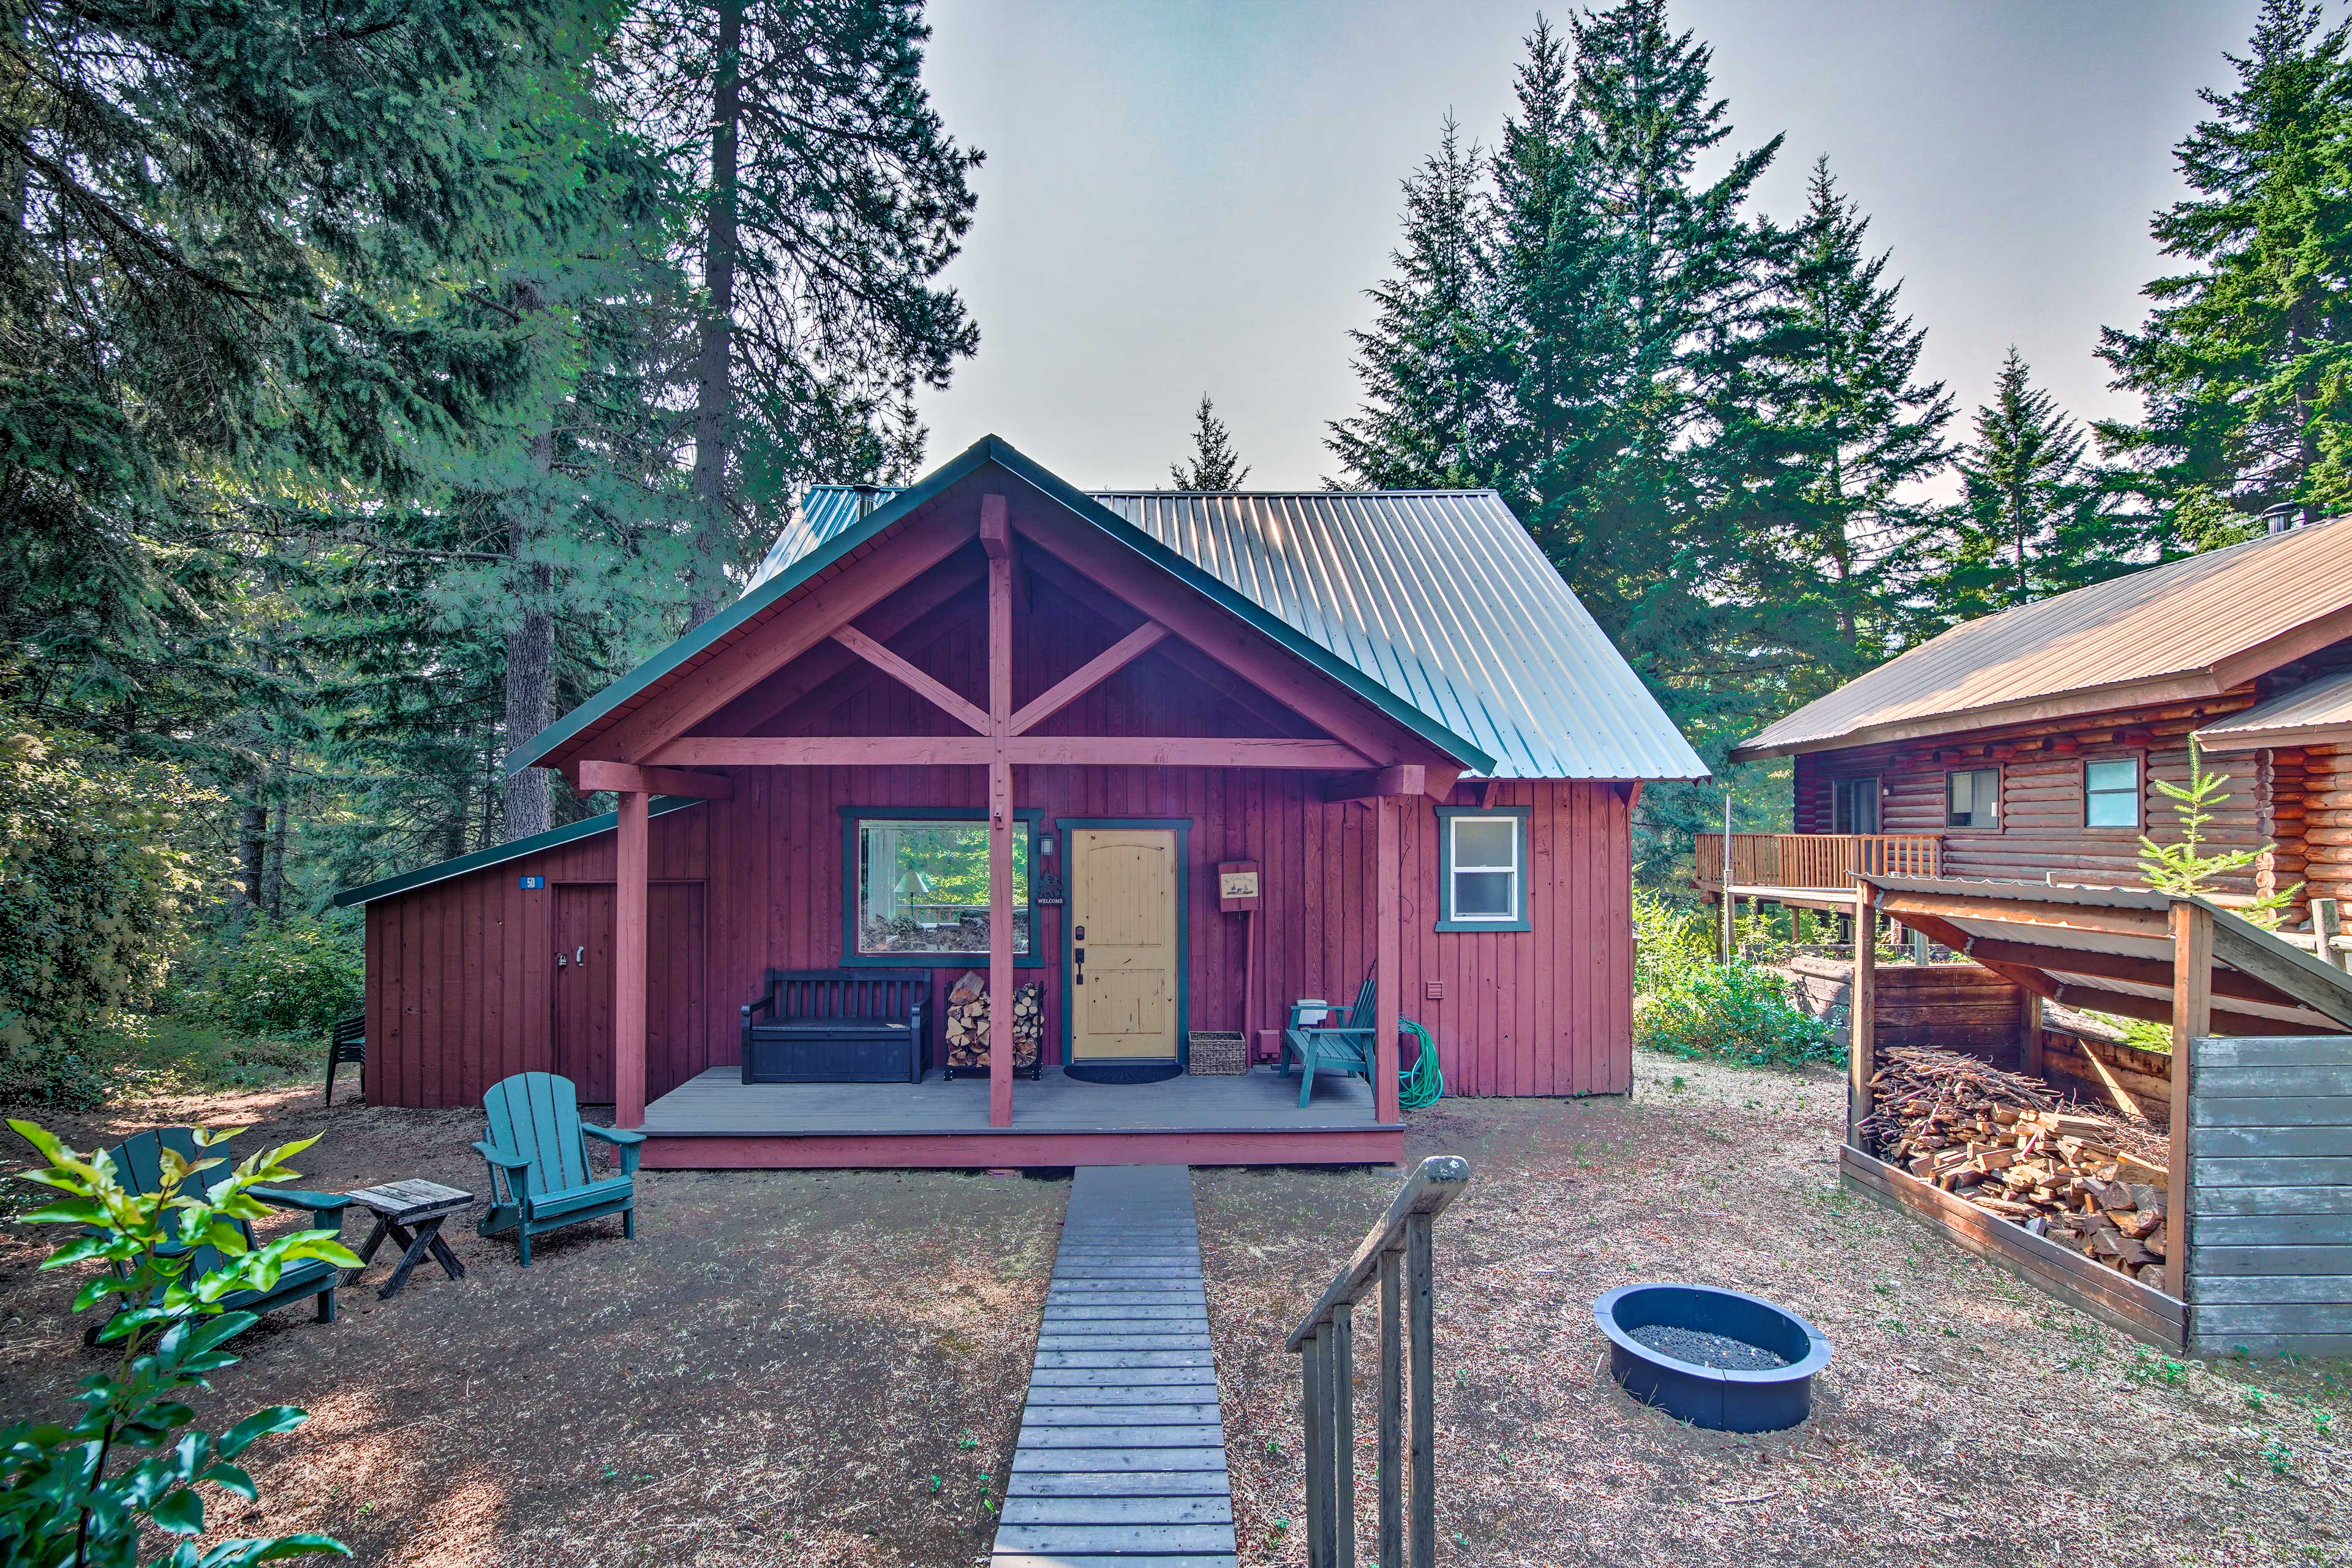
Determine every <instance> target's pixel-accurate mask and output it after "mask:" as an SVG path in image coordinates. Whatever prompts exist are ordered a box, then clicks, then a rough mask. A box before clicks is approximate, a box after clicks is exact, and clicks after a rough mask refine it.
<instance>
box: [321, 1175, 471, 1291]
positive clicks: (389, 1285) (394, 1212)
mask: <svg viewBox="0 0 2352 1568" xmlns="http://www.w3.org/2000/svg"><path fill="white" fill-rule="evenodd" d="M345 1195H346V1196H347V1197H349V1198H350V1199H351V1201H352V1202H353V1203H355V1204H359V1205H362V1206H364V1207H365V1208H366V1209H367V1210H368V1211H369V1212H370V1213H372V1214H373V1215H375V1229H374V1230H373V1231H371V1232H370V1233H369V1235H368V1238H367V1245H366V1246H365V1247H361V1248H360V1267H359V1268H351V1269H346V1270H345V1271H344V1273H343V1283H344V1284H346V1285H348V1284H350V1283H351V1282H352V1280H354V1279H358V1278H359V1277H360V1276H361V1275H362V1274H364V1273H366V1272H367V1265H368V1262H369V1260H370V1259H372V1258H374V1257H375V1249H376V1248H377V1247H382V1246H383V1238H384V1237H387V1236H389V1237H392V1238H393V1239H394V1241H397V1242H399V1243H400V1244H401V1247H403V1248H404V1250H403V1251H402V1253H401V1255H400V1261H399V1262H398V1263H396V1264H394V1266H393V1270H392V1278H391V1279H387V1280H385V1281H384V1283H383V1289H381V1290H379V1291H377V1292H376V1299H377V1300H383V1301H389V1300H392V1299H393V1298H394V1296H397V1295H399V1294H400V1292H401V1289H402V1287H404V1286H405V1285H406V1284H407V1283H408V1274H409V1270H411V1269H413V1268H415V1267H416V1265H417V1263H418V1262H419V1261H420V1260H422V1259H423V1258H424V1257H425V1254H426V1253H427V1252H430V1253H431V1254H432V1255H433V1258H434V1261H435V1262H436V1263H438V1264H440V1265H441V1271H442V1272H443V1273H445V1274H446V1275H447V1276H449V1278H450V1279H464V1278H465V1277H466V1266H465V1265H464V1264H462V1263H460V1262H458V1261H457V1254H456V1253H454V1252H452V1251H450V1250H449V1244H448V1243H447V1242H446V1241H444V1240H442V1239H441V1222H442V1221H443V1220H445V1219H447V1218H448V1217H449V1216H450V1215H453V1214H456V1213H457V1211H458V1210H459V1209H462V1208H464V1207H465V1206H466V1205H467V1204H470V1203H472V1202H473V1201H474V1194H471V1193H467V1192H460V1191H459V1190H458V1189H457V1188H456V1187H445V1186H443V1185H442V1184H440V1183H438V1182H426V1181H406V1182H386V1183H384V1184H383V1185H382V1186H380V1187H364V1188H362V1189H361V1190H360V1191H358V1192H356V1193H349V1194H345Z"/></svg>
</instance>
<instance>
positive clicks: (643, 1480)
mask: <svg viewBox="0 0 2352 1568" xmlns="http://www.w3.org/2000/svg"><path fill="white" fill-rule="evenodd" d="M46 1120H47V1121H49V1123H50V1124H51V1125H52V1126H53V1127H55V1128H56V1129H57V1130H58V1131H59V1132H60V1133H62V1134H65V1135H67V1136H68V1141H69V1142H74V1143H75V1145H76V1146H77V1147H80V1148H89V1147H92V1146H96V1145H101V1144H104V1143H106V1142H113V1141H115V1140H117V1139H119V1138H121V1137H122V1136H125V1135H127V1134H128V1133H130V1132H132V1131H137V1130H139V1129H140V1128H142V1127H145V1126H153V1125H159V1124H163V1123H168V1122H173V1121H198V1122H203V1123H207V1124H210V1125H215V1126H219V1125H231V1126H234V1125H250V1126H252V1127H254V1128H255V1129H256V1132H255V1133H254V1134H253V1135H252V1136H254V1137H257V1138H260V1137H266V1138H268V1139H269V1140H271V1141H273V1142H275V1141H279V1140H283V1139H287V1138H293V1137H300V1136H308V1135H309V1134H310V1133H313V1132H323V1133H324V1134H325V1136H324V1137H323V1138H322V1139H321V1141H320V1142H319V1144H318V1145H317V1146H316V1147H314V1148H313V1149H311V1150H310V1152H308V1153H306V1154H303V1155H301V1156H299V1158H298V1159H297V1160H296V1161H295V1162H294V1163H295V1165H296V1168H297V1169H299V1170H300V1171H301V1172H302V1174H303V1180H302V1185H305V1186H310V1187H314V1188H320V1189H326V1190H338V1191H341V1190H349V1189H350V1188H352V1187H358V1186H365V1185H368V1184H371V1183H373V1182H378V1181H385V1180H391V1179H393V1178H395V1177H400V1176H411V1175H415V1176H425V1177H430V1178H432V1179H434V1180H436V1181H442V1182H446V1183H450V1184H454V1185H459V1186H463V1187H465V1188H466V1189H467V1190H468V1191H471V1192H475V1193H477V1194H478V1193H481V1192H482V1191H483V1187H482V1185H481V1183H482V1167H481V1163H480V1161H479V1159H478V1157H477V1156H475V1155H474V1154H473V1153H472V1152H471V1151H470V1149H469V1148H468V1145H469V1144H470V1143H471V1142H472V1141H473V1140H474V1139H476V1138H478V1137H480V1136H481V1116H480V1113H479V1112H464V1111H399V1110H378V1109H373V1108H369V1107H365V1106H360V1105H353V1104H338V1105H337V1106H336V1107H335V1108H334V1109H333V1110H331V1111H322V1110H320V1106H319V1100H318V1088H317V1086H316V1085H315V1084H308V1085H299V1086H294V1087H290V1088H287V1089H273V1090H268V1091H265V1092H261V1093H254V1094H246V1095H238V1096H213V1097H207V1098H203V1099H194V1100H151V1101H148V1102H145V1103H143V1104H141V1105H138V1106H136V1107H132V1108H128V1109H126V1110H122V1111H120V1112H116V1113H112V1114H110V1115H101V1116H99V1117H96V1118H75V1117H49V1118H47V1119H46ZM0 1139H5V1142H7V1143H8V1144H9V1145H10V1146H11V1147H9V1148H8V1149H6V1150H5V1151H0V1153H5V1168H6V1169H8V1170H12V1171H13V1170H17V1169H21V1168H22V1167H23V1165H24V1163H25V1160H24V1159H23V1158H22V1156H24V1155H26V1154H28V1153H29V1151H28V1150H26V1148H25V1146H24V1145H23V1144H22V1143H21V1142H18V1141H17V1140H16V1138H15V1137H14V1135H12V1134H7V1133H5V1132H0ZM10 1185H12V1186H23V1185H24V1184H10ZM25 1190H26V1192H27V1193H30V1192H33V1191H34V1189H32V1188H30V1187H29V1186H26V1187H25ZM1068 1190H1069V1186H1068V1183H1067V1182H1066V1181H1044V1180H1032V1179H1025V1178H1022V1177H1003V1176H983V1175H962V1174H908V1175H903V1176H902V1175H898V1174H893V1173H832V1174H814V1173H812V1174H802V1173H783V1172H747V1173H733V1174H727V1175H716V1174H702V1173H647V1174H645V1175H643V1176H641V1177H639V1178H638V1198H637V1207H638V1218H637V1238H636V1240H635V1241H634V1242H625V1241H623V1240H621V1239H620V1222H619V1221H618V1220H617V1219H607V1220H600V1221H593V1222H591V1223H588V1224H585V1225H583V1226H579V1227H577V1228H575V1229H573V1230H570V1231H563V1232H559V1233H557V1234H556V1235H554V1236H552V1237H546V1238H544V1239H542V1240H541V1242H539V1243H538V1244H536V1246H535V1247H534V1248H533V1257H532V1261H531V1267H530V1269H529V1270H527V1271H526V1270H524V1269H522V1268H520V1267H518V1266H517V1264H516V1261H515V1248H514V1244H513V1242H512V1241H510V1240H504V1239H501V1240H496V1241H491V1240H484V1239H483V1238H481V1237H477V1236H476V1235H475V1234H474V1233H473V1228H472V1226H471V1224H470V1223H461V1222H460V1221H458V1220H452V1222H451V1223H450V1225H449V1226H448V1228H447V1229H446V1231H445V1233H444V1234H445V1235H446V1236H447V1237H449V1239H450V1241H451V1243H452V1244H453V1245H454V1247H456V1249H457V1255H458V1257H459V1258H461V1259H462V1260H463V1261H464V1263H465V1264H466V1266H467V1279H465V1280H464V1281H462V1282H459V1281H453V1280H448V1279H443V1278H442V1277H441V1275H440V1272H439V1270H438V1269H437V1268H435V1267H434V1266H433V1265H432V1264H431V1263H429V1262H428V1263H426V1264H425V1265H424V1266H422V1267H421V1268H419V1269H418V1271H417V1273H416V1275H415V1277H414V1279H413V1280H412V1282H411V1283H410V1285H409V1287H408V1289H407V1290H406V1291H405V1292H404V1293H403V1294H402V1295H401V1296H400V1297H398V1298H397V1299H395V1300H392V1301H390V1302H385V1303H378V1302H377V1300H376V1299H375V1287H376V1286H377V1285H380V1284H381V1283H382V1282H383V1277H384V1274H385V1271H386V1266H387V1264H388V1262H389V1258H390V1254H389V1250H388V1249H387V1253H386V1254H385V1255H383V1256H380V1257H379V1258H378V1261H377V1265H376V1267H375V1268H374V1269H373V1271H372V1273H371V1276H370V1278H369V1279H367V1280H363V1281H362V1283H361V1284H360V1285H359V1287H358V1288H356V1289H352V1290H349V1291H346V1292H345V1293H344V1294H343V1296H342V1302H343V1308H344V1310H343V1312H342V1316H341V1321H338V1322H337V1323H335V1324H333V1325H332V1326H331V1327H321V1326H320V1325H318V1324H316V1323H314V1322H313V1321H311V1317H310V1312H309V1311H308V1310H301V1309H297V1310H288V1311H285V1312H281V1313H278V1314H275V1315H274V1316H273V1317H271V1318H270V1320H269V1321H268V1323H267V1324H266V1325H265V1326H264V1327H263V1328H261V1329H259V1330H257V1331H255V1332H254V1333H252V1334H249V1335H247V1336H246V1337H245V1338H244V1339H242V1340H241V1341H240V1342H238V1344H237V1346H236V1348H237V1349H238V1350H239V1351H240V1352H242V1353H243V1355H244V1357H245V1361H244V1363H243V1364H242V1365H239V1366H236V1367H234V1368H231V1369H229V1371H228V1372H227V1373H226V1374H225V1375H224V1376H223V1377H222V1379H221V1380H220V1382H221V1386H220V1389H219V1392H218V1394H217V1395H216V1397H215V1401H214V1402H213V1403H211V1404H210V1405H207V1406H205V1409H204V1415H205V1417H206V1418H207V1420H208V1422H209V1424H210V1425H212V1426H215V1429H217V1428H218V1427H219V1426H226V1425H227V1424H228V1422H229V1421H232V1420H234V1419H236V1417H238V1416H241V1415H245V1414H247V1412H249V1411H251V1410H253V1409H256V1408H258V1407H260V1406H262V1405H272V1404H281V1403H282V1404H289V1405H301V1406H303V1407H304V1408H306V1409H308V1410H309V1411H310V1413H311V1419H310V1423H309V1425H307V1426H303V1427H302V1428H301V1429H300V1430H299V1431H297V1432H295V1433H293V1434H292V1435H291V1436H286V1437H280V1438H272V1439H269V1440H268V1441H266V1442H265V1443H263V1444H262V1445H260V1446H259V1447H257V1448H256V1449H255V1450H253V1452H252V1455H251V1456H250V1458H249V1459H248V1463H251V1464H252V1468H253V1470H254V1472H255V1477H256V1479H257V1480H258V1481H259V1483H260V1486H261V1489H262V1500H261V1503H260V1505H259V1506H258V1507H257V1508H255V1509H252V1510H247V1511H244V1512H243V1513H242V1516H241V1517H239V1516H238V1515H237V1514H235V1513H230V1514H226V1515H225V1514H223V1513H222V1512H221V1511H220V1510H221V1507H222V1504H224V1503H226V1504H228V1505H229V1506H231V1507H232V1508H233V1507H234V1506H235V1505H234V1501H233V1500H228V1499H222V1500H219V1501H218V1502H216V1503H215V1521H216V1522H217V1523H219V1524H220V1525H221V1526H222V1527H224V1528H226V1529H227V1530H230V1531H236V1532H237V1533H244V1534H260V1533H278V1532H283V1531H296V1530H315V1531H325V1532H328V1533H330V1534H332V1535H335V1536H337V1537H340V1538H341V1540H343V1541H344V1542H348V1543H350V1545H351V1546H352V1548H353V1551H354V1554H355V1556H356V1558H357V1560H358V1561H359V1562H361V1563H370V1564H387V1565H390V1564H403V1565H410V1564H414V1565H420V1568H421V1565H424V1564H433V1565H436V1568H459V1565H477V1564H478V1565H484V1568H488V1565H492V1564H495V1565H499V1568H509V1565H511V1568H554V1565H568V1564H592V1563H593V1564H599V1565H619V1564H626V1563H660V1564H673V1563H678V1564H684V1563H692V1564H714V1565H715V1564H722V1563H724V1564H783V1563H791V1564H795V1565H801V1564H844V1565H848V1564H856V1565H858V1568H866V1565H873V1568H906V1565H908V1564H926V1565H927V1564H934V1563H971V1562H972V1561H974V1560H975V1559H978V1558H980V1557H982V1556H983V1555H984V1554H985V1552H987V1549H988V1544H989V1541H990V1539H991V1537H992V1533H993V1528H994V1521H993V1516H992V1512H991V1509H992V1506H993V1505H994V1503H995V1502H996V1500H999V1499H1001V1497H1002V1496H1003V1477H1004V1469H1005V1467H1006V1465H1007V1463H1008V1462H1009V1460H1010V1458H1011V1455H1012V1451H1013V1436H1014V1433H1015V1430H1016V1428H1017V1427H1018V1426H1019V1415H1020V1409H1021V1395H1022V1390H1023V1388H1024V1386H1025V1384H1026V1383H1027V1379H1028V1368H1029V1360H1030V1355H1031V1352H1033V1351H1034V1348H1035V1345H1036V1337H1037V1321H1038V1317H1039V1315H1040V1313H1041V1312H1042V1310H1043V1308H1044V1299H1045V1281H1046V1279H1047V1276H1048V1275H1049V1273H1050V1272H1051V1269H1052V1265H1053V1253H1054V1243H1055V1237H1056V1236H1057V1235H1058V1233H1059V1229H1060V1225H1061V1215H1062V1206H1063V1201H1064V1198H1065V1196H1066V1194H1067V1192H1068ZM21 1201H22V1200H21V1199H19V1200H15V1202H13V1203H12V1206H11V1210H10V1212H16V1205H17V1204H21ZM363 1217H364V1216H363V1215H358V1214H356V1213H355V1214H354V1215H353V1216H352V1220H351V1221H350V1223H349V1224H348V1225H347V1226H346V1231H347V1235H348V1236H349V1237H350V1239H351V1242H352V1245H353V1246H356V1245H357V1244H358V1242H359V1241H360V1240H361V1239H362V1238H363V1237H364V1236H365V1231H364V1229H363V1227H362V1226H361V1224H360V1220H361V1219H362V1218H363ZM468 1217H469V1218H470V1216H468ZM45 1251H46V1247H44V1246H43V1244H42V1240H41V1238H40V1237H38V1236H37V1235H36V1234H35V1231H34V1230H33V1228H32V1227H27V1226H20V1225H15V1224H8V1225H5V1226H0V1412H5V1418H6V1419H20V1418H24V1417H26V1416H29V1415H35V1414H37V1413H46V1412H47V1411H49V1410H51V1409H54V1408H55V1407H56V1405H57V1404H58V1401H59V1400H60V1399H61V1398H62V1397H63V1396H64V1395H65V1394H68V1393H69V1392H70V1390H71V1388H72V1385H73V1384H74V1383H75V1381H76V1380H77V1379H79V1377H81V1376H83V1375H84V1374H85V1373H88V1372H89V1371H91V1370H94V1369H95V1368H97V1367H98V1366H100V1365H101V1364H103V1362H102V1352H83V1351H82V1350H81V1348H80V1346H79V1342H78V1337H77V1336H78V1331H79V1321H78V1320H68V1318H67V1317H66V1316H65V1308H66V1305H67V1303H68V1300H69V1299H70V1296H71V1292H72V1287H71V1285H70V1284H69V1283H68V1281H67V1280H66V1279H63V1278H62V1277H61V1275H59V1274H55V1273H53V1274H47V1275H42V1274H38V1273H37V1272H36V1266H37V1263H38V1262H39V1260H40V1258H42V1257H43V1256H44V1255H45ZM254 1460H258V1461H259V1462H258V1463H253V1462H252V1461H254Z"/></svg>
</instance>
